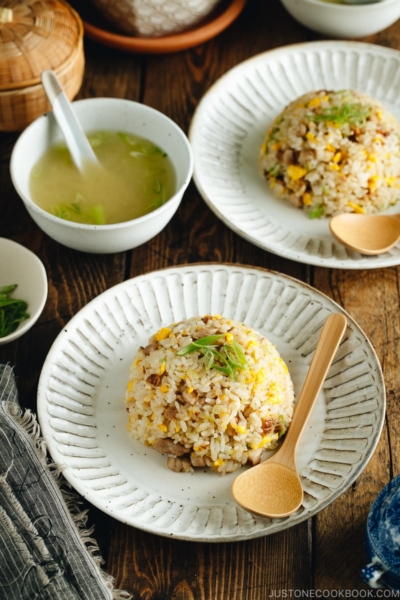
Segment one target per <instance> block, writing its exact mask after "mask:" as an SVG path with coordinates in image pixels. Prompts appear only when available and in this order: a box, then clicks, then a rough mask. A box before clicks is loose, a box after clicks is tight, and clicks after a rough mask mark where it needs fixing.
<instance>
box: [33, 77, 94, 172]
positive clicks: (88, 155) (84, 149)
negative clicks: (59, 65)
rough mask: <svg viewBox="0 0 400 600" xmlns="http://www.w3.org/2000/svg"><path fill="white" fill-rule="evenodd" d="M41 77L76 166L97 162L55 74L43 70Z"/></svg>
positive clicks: (81, 167)
mask: <svg viewBox="0 0 400 600" xmlns="http://www.w3.org/2000/svg"><path fill="white" fill-rule="evenodd" d="M41 79H42V85H43V88H44V91H45V92H46V96H47V98H48V100H49V102H50V104H51V105H52V107H53V114H54V117H55V119H56V121H57V123H58V125H59V126H60V129H61V131H62V132H63V135H64V138H65V141H66V143H67V146H68V150H69V151H70V153H71V156H72V160H73V161H74V163H75V165H76V167H77V168H78V169H79V170H80V171H82V170H83V168H84V165H85V163H86V162H89V161H90V162H91V163H96V164H97V163H98V160H97V157H96V155H95V153H94V152H93V149H92V147H91V145H90V144H89V141H88V139H87V137H86V135H85V132H84V131H83V129H82V127H81V124H80V123H79V121H78V119H77V118H76V115H75V113H74V111H73V108H72V106H71V103H70V101H69V100H68V97H67V95H66V94H65V92H64V90H63V89H62V87H61V85H60V82H59V81H58V79H57V76H56V74H55V73H54V72H53V71H51V70H48V71H43V73H42V77H41Z"/></svg>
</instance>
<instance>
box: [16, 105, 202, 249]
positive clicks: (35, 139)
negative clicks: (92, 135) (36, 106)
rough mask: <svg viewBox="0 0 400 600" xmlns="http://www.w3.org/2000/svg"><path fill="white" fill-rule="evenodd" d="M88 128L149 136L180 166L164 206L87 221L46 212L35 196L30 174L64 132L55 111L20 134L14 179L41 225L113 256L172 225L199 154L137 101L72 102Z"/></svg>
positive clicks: (64, 239) (71, 243) (63, 239)
mask: <svg viewBox="0 0 400 600" xmlns="http://www.w3.org/2000/svg"><path fill="white" fill-rule="evenodd" d="M72 105H73V108H74V111H75V113H76V115H77V117H78V120H79V121H80V123H81V125H82V127H83V129H84V130H85V131H88V132H89V131H95V130H99V129H102V130H110V131H123V132H126V133H128V134H135V135H137V136H140V137H143V138H146V139H148V140H150V141H151V142H153V143H154V144H156V145H157V146H159V147H160V148H162V149H163V150H164V151H165V152H166V153H167V154H168V156H169V158H170V160H171V161H172V164H173V166H174V169H175V177H176V191H175V194H174V195H173V196H172V198H170V199H169V200H168V201H167V202H166V203H165V204H163V205H162V206H161V207H160V208H157V209H156V210H153V211H152V212H150V213H148V214H147V215H144V216H142V217H138V218H137V219H133V220H131V221H125V222H123V223H115V224H110V225H86V224H82V223H74V222H72V221H67V220H65V219H61V218H59V217H55V216H53V215H52V214H50V213H48V212H46V211H45V210H43V209H42V208H40V207H39V206H38V205H37V204H35V202H34V201H33V200H32V196H31V193H30V189H29V188H30V174H31V171H32V168H33V166H34V165H35V164H36V162H37V161H38V160H39V158H40V157H41V156H42V155H43V154H44V153H45V151H46V150H47V149H48V148H49V146H51V145H53V144H56V143H59V142H62V141H63V136H62V133H61V130H60V128H59V127H58V125H57V123H56V121H55V118H54V116H53V113H52V112H49V113H47V114H46V115H43V116H42V117H39V118H38V119H36V121H34V122H33V123H32V124H31V125H29V127H27V129H25V130H24V131H23V132H22V134H21V135H20V136H19V138H18V140H17V142H16V144H15V146H14V148H13V151H12V154H11V163H10V170H11V179H12V182H13V184H14V187H15V189H16V191H17V192H18V194H19V196H20V197H21V199H22V200H23V202H24V204H25V207H26V209H27V211H28V212H29V214H30V216H31V217H32V219H33V220H34V221H35V223H36V224H37V225H38V226H39V227H40V228H41V229H42V230H43V231H44V232H45V233H46V234H47V235H49V236H50V237H51V238H53V239H54V240H56V241H57V242H59V243H60V244H63V245H64V246H68V247H69V248H73V249H74V250H81V251H83V252H91V253H94V254H109V253H115V252H122V251H125V250H130V249H132V248H136V247H137V246H140V245H141V244H144V243H145V242H147V241H148V240H150V239H151V238H153V237H154V236H156V235H157V234H158V233H160V231H161V230H162V229H163V228H164V227H165V226H166V225H167V223H168V222H169V221H170V219H171V218H172V216H173V215H174V214H175V212H176V210H177V208H178V206H179V204H180V202H181V200H182V196H183V194H184V192H185V190H186V188H187V186H188V185H189V182H190V179H191V177H192V172H193V156H192V150H191V147H190V144H189V141H188V139H187V137H186V135H185V134H184V133H183V131H182V130H181V129H180V128H179V127H178V125H176V123H174V122H173V121H172V120H171V119H170V118H168V117H167V116H166V115H164V114H162V113H161V112H159V111H157V110H155V109H154V108H150V107H149V106H145V105H144V104H140V103H138V102H133V101H131V100H123V99H119V98H90V99H87V100H78V101H76V102H73V103H72Z"/></svg>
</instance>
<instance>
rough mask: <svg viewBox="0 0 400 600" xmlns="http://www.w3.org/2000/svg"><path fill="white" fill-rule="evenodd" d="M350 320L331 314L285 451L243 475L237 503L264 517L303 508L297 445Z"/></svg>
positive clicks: (235, 493)
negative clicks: (301, 506) (297, 466)
mask: <svg viewBox="0 0 400 600" xmlns="http://www.w3.org/2000/svg"><path fill="white" fill-rule="evenodd" d="M346 327H347V320H346V317H345V316H344V315H342V314H339V313H337V314H336V313H335V314H332V315H330V316H329V317H328V318H327V320H326V322H325V324H324V327H323V329H322V332H321V336H320V338H319V340H318V344H317V347H316V349H315V352H314V356H313V359H312V361H311V365H310V368H309V371H308V373H307V377H306V380H305V382H304V385H303V389H302V390H301V393H300V396H299V399H298V402H297V405H296V408H295V412H294V416H293V420H292V423H291V425H290V427H289V429H288V433H287V434H286V438H285V441H284V443H283V444H282V446H281V448H280V449H279V450H278V452H276V454H274V456H272V457H271V458H270V459H269V460H267V461H265V462H263V463H261V464H260V465H258V466H256V467H253V468H251V469H248V470H247V471H245V472H244V473H242V474H241V475H239V476H238V477H237V478H236V479H235V481H234V482H233V485H232V494H233V497H234V499H235V500H236V502H237V503H238V504H239V505H240V506H241V507H242V508H244V509H246V510H248V511H250V512H252V513H255V514H257V515H261V516H263V517H275V518H278V517H286V516H288V515H290V514H291V513H293V512H294V511H295V510H297V509H298V508H299V506H300V505H301V503H302V501H303V488H302V485H301V481H300V477H299V475H298V472H297V469H296V462H295V455H296V447H297V443H298V441H299V439H300V436H301V434H302V432H303V429H304V426H305V424H306V422H307V419H308V417H309V415H310V413H311V410H312V407H313V406H314V403H315V400H316V399H317V396H318V394H319V391H320V389H321V387H322V384H323V382H324V380H325V377H326V374H327V372H328V369H329V367H330V365H331V363H332V360H333V358H334V356H335V354H336V350H337V348H338V346H339V344H340V341H341V339H342V337H343V334H344V332H345V331H346Z"/></svg>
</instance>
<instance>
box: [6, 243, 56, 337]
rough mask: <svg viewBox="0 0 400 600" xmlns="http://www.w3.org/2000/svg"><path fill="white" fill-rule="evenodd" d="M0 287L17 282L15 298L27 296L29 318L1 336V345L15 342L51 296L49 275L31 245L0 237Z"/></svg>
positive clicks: (29, 326)
mask: <svg viewBox="0 0 400 600" xmlns="http://www.w3.org/2000/svg"><path fill="white" fill-rule="evenodd" d="M0 256H1V257H2V260H1V261H0V288H1V287H4V286H6V285H13V284H15V283H16V284H17V285H18V287H17V289H16V290H15V291H14V292H13V293H12V295H11V298H18V299H19V300H24V301H25V302H26V303H27V305H28V307H27V309H26V312H27V313H28V314H29V319H26V320H25V321H22V322H21V323H20V324H19V326H18V327H17V329H16V330H15V331H14V332H13V333H10V335H7V336H5V337H0V345H2V344H8V343H9V342H13V341H14V340H16V339H17V338H19V337H20V336H21V335H23V334H24V333H26V332H27V331H28V329H30V328H31V327H32V325H34V324H35V323H36V321H37V320H38V318H39V317H40V315H41V313H42V310H43V308H44V305H45V303H46V299H47V275H46V270H45V268H44V266H43V263H42V261H41V260H40V259H39V258H38V257H37V256H36V254H34V253H33V252H31V251H30V250H28V248H25V246H21V244H17V242H13V241H12V240H8V239H6V238H0Z"/></svg>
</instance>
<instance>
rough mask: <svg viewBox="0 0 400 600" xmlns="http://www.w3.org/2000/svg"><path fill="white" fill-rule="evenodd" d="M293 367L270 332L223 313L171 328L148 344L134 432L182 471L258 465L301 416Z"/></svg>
mask: <svg viewBox="0 0 400 600" xmlns="http://www.w3.org/2000/svg"><path fill="white" fill-rule="evenodd" d="M293 403H294V391H293V384H292V381H291V378H290V375H289V372H288V369H287V366H286V364H285V363H284V361H283V360H282V358H281V357H280V355H279V353H278V351H277V350H276V348H275V347H274V346H273V345H272V344H271V343H270V342H269V341H268V340H267V339H266V338H265V337H264V336H262V335H260V334H259V333H257V332H256V331H254V330H253V329H251V328H250V327H247V326H246V325H244V324H242V323H238V322H235V321H232V320H229V319H225V318H223V317H221V316H220V315H214V316H210V315H207V316H204V317H193V318H191V319H188V320H186V321H181V322H179V323H174V324H172V325H170V326H169V327H163V328H162V329H160V330H159V331H157V332H156V333H155V334H154V335H152V336H151V338H150V339H149V342H148V345H147V346H146V347H140V348H139V350H138V352H137V354H136V356H135V358H134V361H133V364H132V367H131V370H130V376H129V382H128V385H127V391H126V408H127V411H128V419H129V421H128V424H127V429H128V431H129V433H130V435H131V436H132V437H133V438H135V439H137V440H140V441H141V442H142V443H143V444H146V445H150V446H152V447H153V448H154V449H155V450H158V451H159V452H161V453H162V454H165V455H167V456H168V462H167V464H168V467H169V468H170V469H172V470H174V471H193V467H211V469H213V470H215V471H217V472H218V473H221V474H223V473H228V472H231V471H235V470H236V469H238V468H239V467H240V466H241V465H244V464H246V463H247V462H249V463H250V464H257V463H258V462H259V461H260V460H261V458H262V453H263V451H264V450H268V449H273V448H275V447H276V445H277V442H278V439H279V438H280V437H281V436H282V435H283V433H284V432H285V431H286V429H287V427H288V426H289V424H290V421H291V418H292V414H293Z"/></svg>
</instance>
